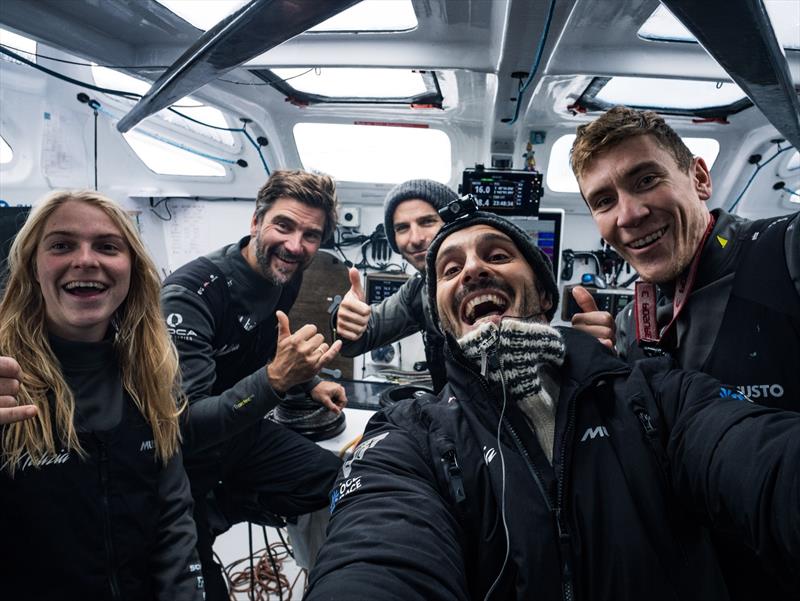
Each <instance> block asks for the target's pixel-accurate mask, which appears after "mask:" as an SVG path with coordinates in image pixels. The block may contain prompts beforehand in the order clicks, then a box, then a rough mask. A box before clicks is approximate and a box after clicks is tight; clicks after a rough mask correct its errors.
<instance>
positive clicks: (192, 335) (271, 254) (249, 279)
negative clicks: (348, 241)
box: [161, 171, 347, 601]
mask: <svg viewBox="0 0 800 601" xmlns="http://www.w3.org/2000/svg"><path fill="white" fill-rule="evenodd" d="M335 224H336V197H335V186H334V183H333V180H332V179H331V178H330V177H327V176H321V175H313V174H310V173H305V172H302V171H276V172H274V173H273V174H272V176H271V177H270V178H269V180H268V181H267V183H266V184H265V185H264V186H263V187H262V188H261V190H260V191H259V193H258V197H257V198H256V208H255V212H254V214H253V219H252V222H251V224H250V236H247V237H245V238H243V239H242V240H240V241H239V242H238V243H234V244H231V245H228V246H226V247H223V248H221V249H219V250H217V251H215V252H213V253H211V254H209V255H207V256H205V257H200V258H198V259H195V260H194V261H191V262H189V263H187V264H186V265H184V266H183V267H181V268H180V269H178V270H177V271H175V273H173V274H172V275H170V276H169V277H168V278H167V280H166V281H165V282H164V286H163V289H162V292H161V306H162V311H163V313H164V316H165V318H166V322H167V328H168V330H169V331H170V333H171V335H172V339H173V341H174V342H175V346H176V347H177V349H178V353H179V356H180V362H181V373H182V376H183V379H182V386H183V391H184V392H185V393H186V396H187V397H188V400H189V407H188V411H187V413H186V419H185V420H184V424H183V428H182V430H183V437H184V440H183V447H184V456H185V460H184V463H185V466H186V472H187V474H188V475H189V480H190V482H191V485H192V494H193V496H194V499H195V521H196V522H197V530H198V550H199V552H200V559H201V561H202V563H203V575H204V576H205V579H206V597H207V599H209V601H217V600H218V599H219V600H222V599H227V598H228V593H227V590H226V587H225V583H224V581H223V579H222V574H221V573H220V568H219V566H217V564H216V563H215V562H214V560H213V555H212V543H213V541H214V534H215V533H217V532H219V531H222V530H224V529H225V528H226V527H228V526H230V525H233V524H235V523H237V522H240V521H244V520H250V521H257V522H260V523H263V522H264V521H269V520H270V519H271V517H270V515H271V514H275V515H278V516H282V517H294V516H297V515H300V514H306V513H310V512H312V511H315V510H317V509H320V508H322V507H324V506H325V504H326V502H327V492H328V490H330V486H331V484H332V482H333V480H334V478H335V477H336V472H337V471H338V469H339V465H340V461H339V459H338V458H337V457H336V456H335V455H334V454H333V453H330V452H329V451H326V450H324V449H322V448H321V447H319V446H318V445H316V444H315V443H313V442H311V441H309V440H307V439H305V438H303V437H302V436H300V435H298V434H296V433H294V432H292V431H291V430H289V429H288V428H286V427H285V426H282V425H279V424H276V423H273V422H271V421H269V420H265V419H264V416H265V414H266V413H267V412H268V411H269V410H270V409H272V408H273V407H275V405H277V404H278V403H279V402H280V401H281V400H282V399H283V398H284V394H285V393H286V392H288V391H289V389H290V388H293V387H298V386H301V387H303V388H304V389H305V391H306V392H308V393H309V394H310V396H311V397H312V398H314V399H315V400H316V401H318V402H320V403H321V404H323V405H325V406H326V407H328V408H329V409H330V410H332V411H339V410H340V409H339V406H338V405H343V404H344V403H345V402H346V400H347V399H346V397H345V393H344V389H343V388H342V387H341V386H340V385H339V384H337V383H335V382H326V381H321V380H320V379H319V378H317V377H316V374H317V373H318V372H319V370H320V369H321V368H322V367H324V366H325V365H326V364H327V363H328V362H329V361H330V360H331V359H333V358H334V357H335V356H336V354H337V353H338V351H339V348H340V346H341V343H339V342H336V343H334V344H332V345H330V346H329V345H328V344H327V343H326V342H325V341H324V339H323V336H322V334H320V333H317V331H316V328H315V327H314V326H313V325H304V326H303V327H301V328H299V329H298V330H297V331H295V332H294V333H292V331H291V327H290V324H289V318H288V317H287V315H286V313H288V312H289V310H290V309H291V307H292V305H293V304H294V301H295V298H296V297H297V294H298V292H299V290H300V285H301V283H302V272H303V270H304V269H305V267H306V266H307V265H308V264H309V263H310V262H311V260H312V258H313V257H314V254H315V253H316V252H317V250H318V249H319V246H320V243H321V242H322V241H323V240H324V239H325V238H327V237H328V236H330V234H331V232H332V230H333V227H334V225H335ZM220 482H221V483H222V484H220ZM212 490H213V491H214V494H213V495H211V496H210V498H207V495H208V493H209V492H210V491H212Z"/></svg>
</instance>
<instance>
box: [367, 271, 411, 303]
mask: <svg viewBox="0 0 800 601" xmlns="http://www.w3.org/2000/svg"><path fill="white" fill-rule="evenodd" d="M407 279H408V276H407V275H404V274H399V275H393V274H385V273H368V274H367V282H366V295H367V303H368V304H370V305H372V304H375V303H379V302H381V301H382V300H383V299H385V298H389V297H390V296H392V295H393V294H394V293H395V292H397V291H398V290H400V287H401V286H402V285H403V284H405V283H406V280H407Z"/></svg>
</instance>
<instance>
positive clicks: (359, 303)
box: [336, 267, 370, 340]
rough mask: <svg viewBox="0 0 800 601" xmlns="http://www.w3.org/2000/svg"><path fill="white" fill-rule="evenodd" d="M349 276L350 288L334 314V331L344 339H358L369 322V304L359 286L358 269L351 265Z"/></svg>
mask: <svg viewBox="0 0 800 601" xmlns="http://www.w3.org/2000/svg"><path fill="white" fill-rule="evenodd" d="M347 275H348V277H349V278H350V290H348V291H347V294H345V295H344V298H343V299H342V302H341V303H340V304H339V312H338V313H337V314H336V333H337V334H338V335H339V336H340V337H341V338H344V339H345V340H358V339H359V338H361V335H362V334H363V333H364V330H366V329H367V322H369V313H370V309H369V305H368V304H367V303H366V302H365V301H366V296H365V295H364V289H363V288H362V287H361V276H360V275H359V274H358V269H356V268H355V267H351V268H350V270H349V271H348V273H347Z"/></svg>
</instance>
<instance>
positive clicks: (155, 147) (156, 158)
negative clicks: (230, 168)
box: [122, 131, 226, 177]
mask: <svg viewBox="0 0 800 601" xmlns="http://www.w3.org/2000/svg"><path fill="white" fill-rule="evenodd" d="M122 136H123V137H124V138H125V141H126V142H127V143H128V145H129V146H130V147H131V149H132V150H133V151H134V152H135V153H136V155H137V156H138V157H139V158H140V159H141V160H142V162H143V163H144V164H145V165H147V167H148V169H150V170H151V171H153V172H155V173H158V174H159V175H186V176H195V177H197V176H199V177H221V176H224V175H225V174H226V171H225V167H223V166H222V165H221V164H220V163H218V162H216V161H214V160H211V159H209V158H206V157H204V156H200V155H198V154H195V153H193V152H189V151H188V150H184V149H183V148H178V147H177V146H172V145H171V144H167V143H166V142H162V141H161V140H157V139H155V138H152V137H150V136H148V135H145V134H143V133H139V132H136V131H129V132H127V133H125V134H122Z"/></svg>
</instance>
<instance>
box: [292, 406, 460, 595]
mask: <svg viewBox="0 0 800 601" xmlns="http://www.w3.org/2000/svg"><path fill="white" fill-rule="evenodd" d="M362 440H363V442H362V443H361V444H360V445H359V446H358V448H357V449H356V451H355V453H354V454H353V457H352V458H351V459H350V460H348V461H346V462H345V464H344V465H343V466H342V470H341V471H340V472H339V479H338V481H337V483H336V485H335V487H334V489H333V492H332V493H331V507H332V513H333V515H332V518H331V523H330V525H329V527H328V538H327V540H326V542H325V544H324V545H323V547H322V549H321V550H320V553H319V555H318V556H317V563H316V565H315V567H314V569H313V570H312V572H311V575H310V584H309V589H308V593H307V596H306V597H305V599H306V600H307V601H321V600H323V599H324V600H326V601H329V600H334V599H341V600H342V601H350V600H352V599H382V600H397V601H409V600H414V599H418V600H420V601H422V600H424V601H437V600H441V601H458V600H462V599H464V600H466V599H468V598H469V595H468V594H467V590H466V582H467V579H466V575H465V567H464V559H463V553H464V549H463V534H462V530H461V527H460V525H459V523H458V521H457V520H456V518H455V516H454V515H453V513H452V511H451V510H450V508H449V506H448V503H447V502H446V500H445V499H444V498H443V497H442V495H441V494H440V492H439V490H438V488H437V485H436V478H435V474H434V473H433V469H432V467H431V462H430V460H429V459H428V458H427V454H426V453H425V452H424V450H423V448H422V447H421V446H420V444H419V443H418V441H417V440H415V439H414V437H413V436H412V435H411V434H410V433H409V432H408V431H406V430H405V429H403V428H400V427H398V426H397V425H395V424H392V423H390V422H389V421H387V420H386V419H385V418H384V415H383V414H382V413H378V414H376V415H375V416H374V417H373V418H372V419H371V420H370V423H369V424H368V426H367V430H366V433H365V434H364V437H363V439H362Z"/></svg>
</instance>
